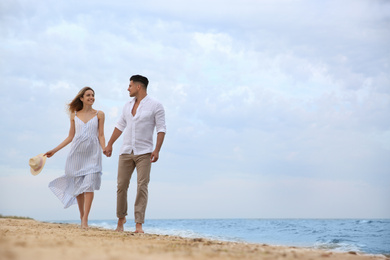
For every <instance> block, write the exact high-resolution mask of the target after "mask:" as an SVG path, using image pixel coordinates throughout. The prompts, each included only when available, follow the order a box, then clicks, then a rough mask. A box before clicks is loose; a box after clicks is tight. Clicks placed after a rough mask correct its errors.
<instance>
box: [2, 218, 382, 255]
mask: <svg viewBox="0 0 390 260" xmlns="http://www.w3.org/2000/svg"><path fill="white" fill-rule="evenodd" d="M0 259H1V260H3V259H12V260H17V259H23V260H28V259H40V260H45V259H47V260H49V259H50V260H53V259H56V260H62V259H72V260H77V259H83V260H88V259H97V260H98V259H110V260H115V259H118V260H122V259H161V260H168V259H216V260H218V259H224V260H226V259H240V260H244V259H258V260H261V259H270V260H271V259H272V260H275V259H301V260H309V259H312V260H313V259H324V260H325V259H326V260H327V259H340V260H341V259H343V260H348V259H351V260H359V259H362V260H363V259H382V260H383V259H389V258H386V257H383V256H372V255H360V254H356V253H353V252H351V253H335V252H328V251H321V250H312V249H304V248H295V247H281V246H271V245H260V244H246V243H235V242H219V241H213V240H206V239H201V238H195V239H193V238H181V237H176V236H165V235H154V234H135V233H132V232H122V233H118V232H115V231H113V230H107V229H101V228H89V229H88V230H83V229H81V228H79V226H78V225H73V224H53V223H43V222H39V221H35V220H23V219H0Z"/></svg>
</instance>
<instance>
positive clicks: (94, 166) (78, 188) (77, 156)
mask: <svg viewBox="0 0 390 260" xmlns="http://www.w3.org/2000/svg"><path fill="white" fill-rule="evenodd" d="M94 102H95V92H94V91H93V89H92V88H90V87H85V88H83V89H81V90H80V92H79V93H78V94H77V96H76V97H75V98H74V99H73V101H72V102H71V103H70V104H69V112H70V130H69V136H68V137H67V138H66V139H65V140H64V141H63V142H62V143H61V144H59V145H58V146H57V147H56V148H54V149H53V150H50V151H48V152H47V153H45V155H46V156H47V157H48V158H50V157H52V156H53V155H54V154H55V153H56V152H58V151H59V150H61V149H62V148H64V147H65V146H66V145H68V144H69V143H70V142H72V141H73V142H72V147H71V150H70V152H69V155H68V158H67V160H66V164H65V175H64V176H62V177H60V178H57V179H55V180H54V181H52V182H50V183H49V188H50V189H51V190H52V191H53V193H54V194H55V195H56V196H57V197H58V198H59V199H60V200H61V201H62V203H63V204H64V205H65V208H68V207H69V206H71V205H73V204H76V201H77V204H78V206H79V210H80V219H81V227H82V228H88V215H89V212H90V209H91V205H92V200H93V196H94V190H99V189H100V182H101V175H102V150H103V149H104V148H105V146H106V145H105V143H106V141H105V138H104V113H103V111H97V110H95V109H93V108H92V105H93V103H94Z"/></svg>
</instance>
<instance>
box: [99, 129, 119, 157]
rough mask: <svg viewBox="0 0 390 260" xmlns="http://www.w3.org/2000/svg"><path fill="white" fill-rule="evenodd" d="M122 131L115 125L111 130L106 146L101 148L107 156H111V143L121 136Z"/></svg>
mask: <svg viewBox="0 0 390 260" xmlns="http://www.w3.org/2000/svg"><path fill="white" fill-rule="evenodd" d="M121 134H122V131H121V130H119V129H118V128H116V127H115V129H114V132H112V135H111V138H110V140H109V141H108V143H107V146H106V148H105V149H104V150H103V153H104V154H105V155H106V156H107V157H111V154H112V145H113V144H114V143H115V141H116V140H117V139H118V138H119V136H121Z"/></svg>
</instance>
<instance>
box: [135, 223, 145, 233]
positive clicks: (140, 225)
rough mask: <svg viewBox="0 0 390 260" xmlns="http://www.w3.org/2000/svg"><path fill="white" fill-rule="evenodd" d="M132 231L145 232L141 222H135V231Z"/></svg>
mask: <svg viewBox="0 0 390 260" xmlns="http://www.w3.org/2000/svg"><path fill="white" fill-rule="evenodd" d="M134 233H145V232H144V230H143V229H142V223H136V224H135V231H134Z"/></svg>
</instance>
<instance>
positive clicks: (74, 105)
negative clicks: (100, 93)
mask: <svg viewBox="0 0 390 260" xmlns="http://www.w3.org/2000/svg"><path fill="white" fill-rule="evenodd" d="M87 90H92V91H93V93H94V94H95V91H94V90H93V89H92V88H90V87H84V88H82V89H81V90H80V91H79V93H78V94H77V96H76V97H75V98H74V99H73V100H72V102H70V103H69V104H68V107H69V108H68V109H69V112H70V113H73V112H75V111H76V112H77V111H80V110H81V109H83V102H82V101H81V99H80V98H82V97H83V96H84V94H85V92H86V91H87Z"/></svg>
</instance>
